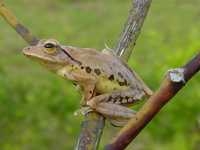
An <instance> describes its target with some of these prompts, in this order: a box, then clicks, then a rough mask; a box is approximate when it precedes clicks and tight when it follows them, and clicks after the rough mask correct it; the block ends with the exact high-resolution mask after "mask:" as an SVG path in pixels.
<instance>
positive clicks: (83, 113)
mask: <svg viewBox="0 0 200 150" xmlns="http://www.w3.org/2000/svg"><path fill="white" fill-rule="evenodd" d="M91 111H94V110H92V109H91V108H90V107H83V108H82V109H78V110H77V111H75V112H74V116H77V115H78V114H79V113H81V114H82V115H85V114H87V113H88V112H91Z"/></svg>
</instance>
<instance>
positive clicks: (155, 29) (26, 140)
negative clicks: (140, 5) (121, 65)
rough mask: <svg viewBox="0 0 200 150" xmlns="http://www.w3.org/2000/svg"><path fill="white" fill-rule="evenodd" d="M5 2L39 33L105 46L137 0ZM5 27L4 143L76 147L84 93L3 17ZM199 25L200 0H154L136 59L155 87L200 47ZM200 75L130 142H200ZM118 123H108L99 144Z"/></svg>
mask: <svg viewBox="0 0 200 150" xmlns="http://www.w3.org/2000/svg"><path fill="white" fill-rule="evenodd" d="M4 3H5V4H6V5H7V7H9V9H10V10H11V11H12V12H13V14H15V16H16V17H17V18H18V19H19V20H20V21H21V22H23V24H24V25H25V26H26V27H27V28H29V30H30V31H32V32H33V33H34V34H35V35H36V37H38V38H40V39H42V38H55V39H57V40H58V41H59V42H60V43H61V44H62V45H71V46H75V47H91V48H94V49H96V50H99V51H100V50H102V49H103V48H104V44H103V43H104V42H105V41H106V43H107V45H108V46H109V47H110V48H113V47H114V45H115V44H116V41H117V39H118V35H119V34H120V32H121V30H122V28H123V24H124V22H125V20H126V18H127V16H128V12H129V10H130V7H131V1H128V0H125V1H120V0H116V1H105V0H98V1H92V0H88V1H84V2H83V1H78V0H76V1H64V0H59V1H53V0H43V1H40V0H35V1H33V0H26V1H25V0H23V1H22V0H15V1H8V0H4ZM16 6H17V7H16ZM0 27H1V29H2V30H1V34H0V39H1V50H0V56H2V57H1V59H0V88H1V90H0V118H1V121H0V128H1V130H0V149H3V150H36V149H41V150H47V149H48V150H54V149H61V150H62V149H73V148H74V147H75V144H76V141H77V137H78V133H79V129H80V126H81V123H82V121H83V119H84V117H83V116H81V115H78V116H76V117H75V116H73V112H74V111H75V110H77V109H79V108H80V105H79V101H80V99H81V96H80V95H79V94H78V93H77V92H75V87H74V86H73V85H72V84H71V83H69V82H68V81H65V80H63V79H61V78H59V77H57V76H56V75H54V74H51V73H49V72H48V71H46V70H45V69H43V68H42V67H41V66H40V65H39V64H37V63H35V62H33V61H31V60H28V59H27V58H26V57H24V56H23V55H22V53H21V50H22V49H23V48H24V47H26V46H27V44H26V43H25V42H24V41H23V40H22V39H21V38H20V37H19V36H18V35H17V34H16V33H15V31H14V30H13V29H11V27H10V26H9V25H8V24H7V23H6V22H5V21H4V20H3V19H1V21H0ZM199 28H200V20H199V2H198V1H189V0H185V1H178V0H175V1H164V0H157V1H153V2H152V5H151V8H150V10H149V13H148V16H147V19H146V21H145V24H144V26H143V29H142V32H141V35H140V37H139V39H138V41H137V45H136V47H135V48H134V51H133V54H132V56H131V58H130V60H129V62H128V63H129V65H130V66H131V67H132V68H134V70H135V71H136V72H137V73H138V74H139V75H140V76H141V77H142V79H144V81H145V82H146V83H147V85H149V87H150V88H151V89H153V90H154V91H155V90H156V89H157V88H158V86H159V85H160V83H161V82H162V78H163V75H164V73H165V72H166V71H167V70H168V69H169V68H176V67H179V66H181V65H183V64H184V63H186V62H187V61H188V60H189V59H190V58H192V57H193V56H194V55H195V54H196V53H198V52H199V48H200V44H199V40H200V36H199V35H200V30H199ZM199 79H200V76H199V74H197V75H196V76H195V77H194V78H193V79H192V80H191V81H190V82H189V83H188V84H187V86H186V87H184V88H183V89H182V90H181V91H180V92H179V93H178V94H177V95H176V96H175V97H174V98H173V100H171V101H170V102H169V103H168V104H167V105H166V106H165V107H164V108H163V109H162V110H161V111H160V112H159V114H158V115H157V116H156V117H155V118H154V119H153V120H152V121H151V122H150V123H149V125H148V126H147V127H146V128H145V129H144V130H143V131H142V132H141V134H140V135H139V136H138V137H137V138H136V139H135V141H134V142H133V143H132V144H131V145H130V146H129V147H128V148H127V149H128V150H129V149H130V150H132V149H135V150H146V149H148V150H168V149H172V150H176V149H180V150H192V149H195V148H196V150H197V149H198V147H197V145H198V144H199V143H200V133H199V115H200V113H199V99H200V94H199V92H198V91H199V85H198V83H199ZM143 104H144V103H141V104H139V105H138V106H136V107H134V109H138V108H139V107H141V106H142V105H143ZM118 130H119V129H118V128H114V127H111V126H110V125H109V124H108V123H107V125H106V127H105V130H104V134H103V138H102V142H101V144H100V149H102V147H103V145H104V144H106V143H107V142H108V141H109V139H110V138H111V137H113V136H114V135H115V133H117V131H118Z"/></svg>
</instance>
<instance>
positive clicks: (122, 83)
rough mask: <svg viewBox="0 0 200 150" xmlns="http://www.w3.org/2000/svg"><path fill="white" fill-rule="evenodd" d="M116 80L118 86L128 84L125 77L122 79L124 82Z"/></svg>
mask: <svg viewBox="0 0 200 150" xmlns="http://www.w3.org/2000/svg"><path fill="white" fill-rule="evenodd" d="M117 82H118V83H119V85H120V86H127V85H128V83H127V80H126V79H124V82H121V81H118V80H117Z"/></svg>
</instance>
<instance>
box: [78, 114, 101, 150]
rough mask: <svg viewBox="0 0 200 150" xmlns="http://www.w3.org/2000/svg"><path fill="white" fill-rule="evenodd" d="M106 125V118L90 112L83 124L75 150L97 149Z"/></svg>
mask: <svg viewBox="0 0 200 150" xmlns="http://www.w3.org/2000/svg"><path fill="white" fill-rule="evenodd" d="M104 125H105V118H104V117H103V116H102V115H100V114H98V113H96V112H89V113H87V114H86V116H85V120H84V122H83V124H82V126H81V132H80V135H79V140H78V143H77V146H76V148H75V150H80V149H81V150H96V149H98V145H99V142H100V139H101V138H100V137H101V135H102V132H103V127H104Z"/></svg>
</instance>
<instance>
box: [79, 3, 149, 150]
mask: <svg viewBox="0 0 200 150" xmlns="http://www.w3.org/2000/svg"><path fill="white" fill-rule="evenodd" d="M150 3H151V0H146V1H145V0H135V1H134V2H133V4H132V9H131V11H130V14H129V16H128V19H127V21H126V23H125V26H124V29H123V31H122V33H121V35H120V37H119V40H118V43H117V45H116V46H115V48H114V51H115V53H116V55H117V56H119V57H121V58H122V59H123V60H125V61H127V60H128V59H129V57H130V55H131V51H132V49H133V47H134V45H135V42H136V40H137V37H138V36H139V33H140V30H141V28H142V25H143V23H144V20H145V18H146V15H147V12H148V9H149V6H150ZM89 115H99V117H100V118H102V117H103V116H102V115H100V114H97V113H95V112H94V113H92V114H89ZM89 115H88V116H89ZM91 118H93V117H92V116H91V117H88V118H85V122H84V123H86V122H87V123H88V124H89V125H90V126H91V123H90V122H92V120H90V119H91ZM103 118H104V117H103ZM104 120H105V119H104ZM100 122H101V121H99V122H98V120H96V126H92V127H90V126H88V125H85V126H82V127H81V133H80V136H79V140H78V144H77V147H76V149H80V148H84V149H87V148H88V141H87V140H83V139H85V138H83V137H84V135H88V134H92V135H94V134H93V133H92V132H93V130H95V131H96V130H97V129H98V130H100V131H102V130H103V127H104V124H102V123H100ZM98 123H99V124H98ZM88 127H89V128H90V132H88ZM86 133H87V134H86ZM100 137H101V134H98V135H94V136H93V137H92V138H94V139H98V140H96V141H94V143H90V145H89V147H90V148H88V149H94V150H95V148H96V149H97V147H96V145H98V142H99V141H100ZM84 145H85V146H84ZM92 145H93V146H92Z"/></svg>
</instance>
